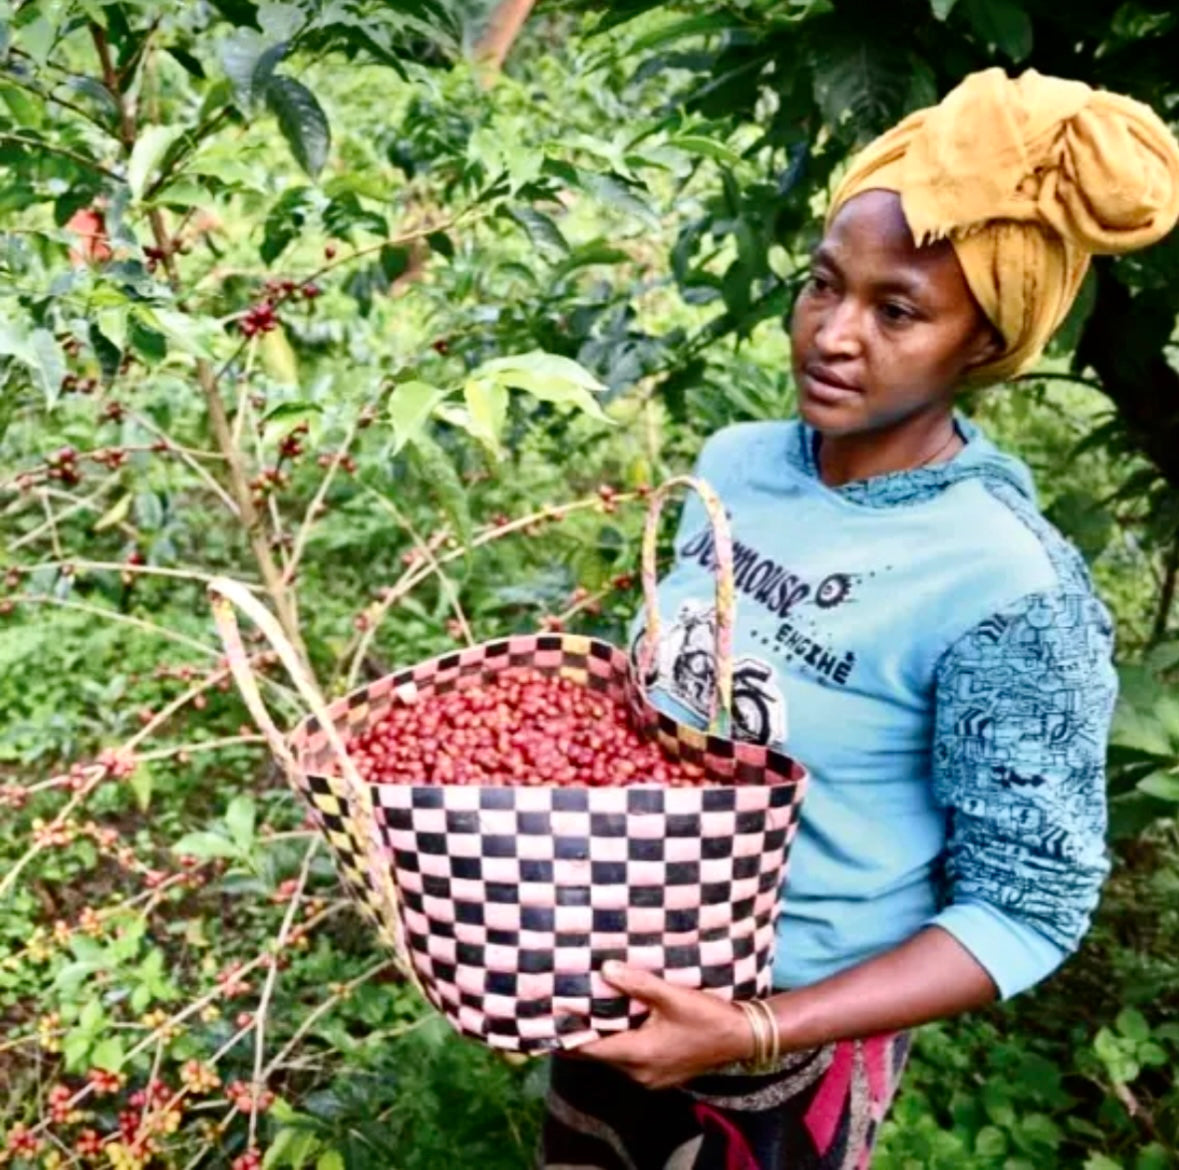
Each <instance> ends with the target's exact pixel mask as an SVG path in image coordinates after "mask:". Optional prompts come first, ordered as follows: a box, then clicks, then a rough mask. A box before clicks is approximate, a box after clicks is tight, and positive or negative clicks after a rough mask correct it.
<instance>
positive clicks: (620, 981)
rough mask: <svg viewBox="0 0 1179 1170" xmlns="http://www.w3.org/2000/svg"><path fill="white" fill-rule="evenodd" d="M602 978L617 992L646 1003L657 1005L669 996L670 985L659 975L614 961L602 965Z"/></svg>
mask: <svg viewBox="0 0 1179 1170" xmlns="http://www.w3.org/2000/svg"><path fill="white" fill-rule="evenodd" d="M602 978H603V979H605V980H606V982H607V983H609V984H610V986H611V987H613V988H614V989H615V990H617V991H621V992H622V993H623V994H624V995H629V996H631V997H632V998H634V999H641V1000H642V1001H643V1002H644V1003H648V1004H652V1005H657V1004H659V1003H661V1002H662V1001H663V1000H664V999H665V998H666V996H667V990H668V985H667V984H666V983H665V982H664V981H663V980H662V979H660V978H659V976H658V975H652V974H651V972H650V971H643V970H641V969H640V968H638V967H627V966H625V965H623V964H622V963H619V962H617V961H615V960H613V959H611V960H610V961H608V962H606V963H603V964H602Z"/></svg>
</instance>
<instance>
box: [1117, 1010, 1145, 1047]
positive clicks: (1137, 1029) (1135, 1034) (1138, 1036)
mask: <svg viewBox="0 0 1179 1170" xmlns="http://www.w3.org/2000/svg"><path fill="white" fill-rule="evenodd" d="M1114 1025H1115V1026H1116V1027H1117V1030H1118V1031H1119V1032H1121V1034H1122V1035H1123V1036H1125V1037H1126V1038H1127V1039H1128V1040H1135V1041H1141V1040H1148V1039H1150V1024H1148V1023H1147V1022H1146V1017H1145V1016H1144V1015H1143V1014H1142V1013H1141V1012H1140V1011H1138V1009H1137V1008H1130V1007H1128V1008H1122V1010H1121V1011H1120V1012H1118V1018H1117V1019H1116V1020H1115V1021H1114Z"/></svg>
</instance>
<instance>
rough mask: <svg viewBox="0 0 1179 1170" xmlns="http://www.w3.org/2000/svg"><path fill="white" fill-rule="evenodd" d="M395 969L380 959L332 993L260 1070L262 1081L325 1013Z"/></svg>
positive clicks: (280, 1065) (388, 960) (272, 1073)
mask: <svg viewBox="0 0 1179 1170" xmlns="http://www.w3.org/2000/svg"><path fill="white" fill-rule="evenodd" d="M396 967H397V960H396V959H382V960H381V962H379V963H376V964H375V965H373V966H372V967H370V968H369V969H368V970H367V971H364V972H362V973H361V974H360V975H357V976H356V977H355V978H354V979H351V980H349V981H348V982H347V983H345V984H344V985H343V986H342V987H340V988H338V989H337V990H336V991H334V992H333V993H332V994H331V995H330V996H328V998H327V999H325V1000H324V1001H323V1002H322V1003H321V1004H320V1005H319V1006H318V1007H316V1008H315V1010H314V1011H312V1012H311V1014H310V1015H308V1016H305V1017H304V1018H303V1020H302V1021H300V1023H299V1026H298V1027H297V1028H296V1029H295V1031H294V1034H293V1035H292V1036H291V1038H290V1039H289V1040H288V1041H287V1042H286V1044H284V1045H283V1046H282V1048H280V1049H279V1051H278V1054H277V1055H276V1056H275V1057H274V1059H273V1060H271V1062H270V1063H269V1064H268V1065H267V1066H266V1068H265V1069H263V1070H262V1079H263V1080H264V1081H267V1080H269V1079H270V1078H271V1077H272V1076H273V1075H274V1073H275V1072H276V1071H277V1070H278V1069H280V1068H282V1067H283V1061H284V1060H286V1058H287V1057H288V1056H290V1054H291V1053H292V1052H294V1051H295V1049H296V1048H298V1046H299V1042H300V1041H301V1040H302V1039H303V1037H304V1036H306V1035H307V1033H308V1032H310V1031H311V1029H312V1028H313V1027H314V1026H315V1024H316V1022H317V1021H318V1020H319V1019H320V1018H321V1017H323V1016H324V1015H325V1014H326V1013H327V1012H329V1011H331V1009H332V1008H333V1007H335V1005H336V1004H337V1003H339V1002H340V1001H341V1000H343V999H347V998H348V996H349V995H351V994H352V992H353V991H354V990H355V989H356V988H357V987H359V986H360V985H361V984H362V983H366V982H367V981H368V980H370V979H372V978H373V977H374V976H377V975H379V974H381V972H382V971H388V970H389V969H390V968H396ZM427 1018H428V1017H427Z"/></svg>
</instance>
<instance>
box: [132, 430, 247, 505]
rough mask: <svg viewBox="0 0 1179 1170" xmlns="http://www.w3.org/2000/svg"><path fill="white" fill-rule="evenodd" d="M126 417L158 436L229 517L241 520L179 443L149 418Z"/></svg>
mask: <svg viewBox="0 0 1179 1170" xmlns="http://www.w3.org/2000/svg"><path fill="white" fill-rule="evenodd" d="M127 414H128V416H129V417H130V418H133V419H134V420H135V421H136V422H137V423H138V424H139V425H140V426H141V427H143V428H144V430H148V431H151V432H152V434H154V435H157V436H159V438H160V439H162V440H163V441H164V442H165V443H167V444H168V449H169V450H170V451H175V452H176V454H177V455H179V456H180V458H181V459H182V460H183V461H184V462H185V463H186V464H187V465H188V466H189V467H190V468H191V469H192V470H193V471H194V472H196V475H197V478H198V479H199V480H200V481H201V482H202V483H203V484H205V486H206V487H208V488H209V489H210V490H211V491H212V492H213V494H214V495H215V496H216V497H217V498H218V499H219V500H220V501H221V502H222V503H223V504H224V505H225V506H226V507H227V508H228V509H229V512H230V514H231V515H233V516H236V517H238V518H239V519H240V518H241V509H240V508H238V506H237V504H236V503H235V502H234V499H233V497H232V496H231V495H230V494H229V493H228V492H227V491H226V490H225V489H224V488H223V487H222V486H221V485H220V484H219V483H218V482H217V481H216V480H215V479H214V478H213V476H212V475H210V474H209V472H208V471H207V470H205V468H203V467H202V466H201V465H200V464H199V463H198V462H197V461H196V459H195V458H193V456H192V455H190V454H189V453H188V451H186V450H185V449H184V448H183V447H182V446H180V444H179V443H174V442H173V441H172V437H171V435H169V434H168V433H167V432H166V431H165V430H163V429H162V428H160V427H158V426H156V424H155V423H153V422H152V421H151V419H149V418H145V417H144V416H143V415H141V414H138V413H136V412H135V411H128V412H127Z"/></svg>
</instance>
